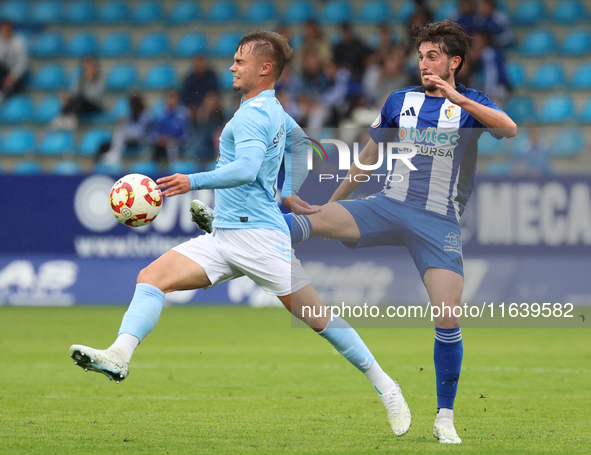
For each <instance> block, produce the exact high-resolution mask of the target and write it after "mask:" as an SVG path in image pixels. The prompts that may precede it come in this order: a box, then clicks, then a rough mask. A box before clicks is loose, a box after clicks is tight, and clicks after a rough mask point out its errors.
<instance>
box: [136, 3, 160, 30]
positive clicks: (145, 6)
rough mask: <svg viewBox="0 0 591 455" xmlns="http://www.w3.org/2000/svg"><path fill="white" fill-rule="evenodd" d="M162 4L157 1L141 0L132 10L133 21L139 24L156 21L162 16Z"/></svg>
mask: <svg viewBox="0 0 591 455" xmlns="http://www.w3.org/2000/svg"><path fill="white" fill-rule="evenodd" d="M163 14H164V13H163V11H162V4H161V3H159V2H157V1H151V0H148V1H142V2H140V3H138V5H137V7H136V8H135V9H134V10H133V14H132V17H133V21H134V22H135V23H136V24H139V25H146V24H151V23H153V22H158V21H160V20H162V18H163Z"/></svg>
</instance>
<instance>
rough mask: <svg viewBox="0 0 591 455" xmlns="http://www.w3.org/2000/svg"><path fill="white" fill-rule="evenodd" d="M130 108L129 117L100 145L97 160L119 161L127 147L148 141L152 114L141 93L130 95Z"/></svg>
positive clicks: (135, 146) (133, 146)
mask: <svg viewBox="0 0 591 455" xmlns="http://www.w3.org/2000/svg"><path fill="white" fill-rule="evenodd" d="M129 108H130V114H129V117H127V118H125V119H123V120H122V122H121V124H120V125H119V126H118V127H117V128H115V130H114V131H113V137H112V138H111V140H110V141H109V142H106V143H104V144H102V145H101V146H100V147H99V149H98V151H97V154H96V157H95V161H97V162H98V161H101V160H102V161H103V162H106V163H119V162H120V161H121V158H122V157H123V155H124V152H125V150H126V149H128V148H137V147H139V146H140V145H141V144H143V143H144V142H145V141H146V137H147V135H148V131H149V126H150V120H151V115H150V111H149V110H148V109H146V105H145V103H144V99H143V98H142V97H141V96H140V95H136V94H133V95H130V96H129Z"/></svg>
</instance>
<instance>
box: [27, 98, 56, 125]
mask: <svg viewBox="0 0 591 455" xmlns="http://www.w3.org/2000/svg"><path fill="white" fill-rule="evenodd" d="M61 110H62V103H61V102H60V99H59V97H58V96H57V95H49V96H46V97H45V98H43V99H42V100H41V101H39V102H38V103H37V106H36V108H35V113H34V114H33V119H34V120H35V122H37V123H49V122H51V121H52V120H53V119H54V118H56V117H57V116H58V115H59V114H60V112H61Z"/></svg>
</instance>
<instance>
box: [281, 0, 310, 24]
mask: <svg viewBox="0 0 591 455" xmlns="http://www.w3.org/2000/svg"><path fill="white" fill-rule="evenodd" d="M313 17H314V4H313V3H312V2H310V1H307V0H296V1H293V2H291V3H290V4H289V5H287V8H285V11H284V13H283V20H284V21H285V22H287V23H288V24H301V23H302V22H306V21H308V20H311V19H312V18H313Z"/></svg>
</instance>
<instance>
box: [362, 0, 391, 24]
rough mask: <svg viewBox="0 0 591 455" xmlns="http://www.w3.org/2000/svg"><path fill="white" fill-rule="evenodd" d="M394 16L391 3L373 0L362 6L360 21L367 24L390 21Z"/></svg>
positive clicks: (383, 0)
mask: <svg viewBox="0 0 591 455" xmlns="http://www.w3.org/2000/svg"><path fill="white" fill-rule="evenodd" d="M391 16H392V8H391V7H390V3H389V2H387V1H385V0H371V1H369V2H364V3H363V4H362V6H361V15H360V17H359V19H360V21H361V22H363V23H366V24H381V23H382V22H388V21H389V20H390V18H391Z"/></svg>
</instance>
